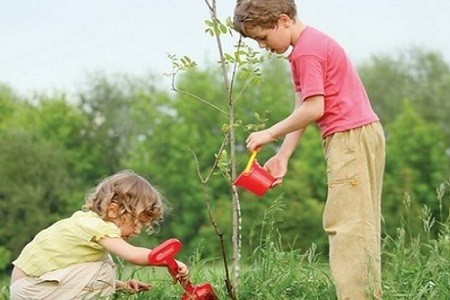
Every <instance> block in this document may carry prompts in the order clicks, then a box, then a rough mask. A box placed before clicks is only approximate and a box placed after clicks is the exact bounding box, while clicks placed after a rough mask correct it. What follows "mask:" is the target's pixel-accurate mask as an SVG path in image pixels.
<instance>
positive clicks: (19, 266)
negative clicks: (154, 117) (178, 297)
mask: <svg viewBox="0 0 450 300" xmlns="http://www.w3.org/2000/svg"><path fill="white" fill-rule="evenodd" d="M164 210H165V205H164V203H163V199H162V197H161V195H160V194H159V193H158V191H157V190H155V188H153V187H152V186H151V185H150V184H149V183H148V182H147V181H146V180H145V179H144V178H143V177H141V176H139V175H137V174H135V173H133V172H131V171H121V172H118V173H116V174H114V175H112V176H110V177H108V178H106V179H104V180H103V181H102V182H100V184H99V185H98V186H97V187H96V188H94V189H93V190H92V192H91V194H89V195H88V196H87V198H86V201H85V205H84V206H83V210H82V211H77V212H75V213H74V214H73V215H72V216H71V217H70V218H67V219H63V220H60V221H58V222H56V223H54V224H53V225H51V226H50V227H48V228H47V229H44V230H42V231H41V232H40V233H38V234H37V235H36V236H35V238H34V239H33V240H32V241H31V242H30V243H29V244H27V245H26V246H25V248H24V249H23V250H22V253H21V254H20V255H19V257H18V258H17V259H16V260H15V261H14V262H13V264H14V269H13V271H12V274H11V285H10V296H11V299H12V300H16V299H24V300H25V299H27V300H29V299H55V300H59V299H104V298H108V297H110V296H111V295H113V294H114V292H115V291H116V290H118V289H123V290H126V291H129V292H139V291H146V290H149V289H150V288H151V286H150V285H149V284H147V283H143V282H140V281H138V280H129V281H126V282H122V281H118V280H116V279H115V272H114V264H113V262H112V260H111V258H110V255H109V253H113V254H115V255H117V256H119V257H121V258H123V259H124V260H126V261H128V262H130V263H132V264H135V265H141V266H145V265H148V261H147V257H148V255H149V253H150V252H151V250H150V249H147V248H142V247H136V246H133V245H131V244H129V243H128V242H127V241H126V240H127V239H128V238H129V237H131V236H134V235H137V234H139V233H140V232H141V230H142V229H143V228H145V229H146V230H147V232H149V233H151V232H152V231H153V230H154V229H156V227H157V226H158V223H159V222H160V221H162V218H163V214H164ZM178 264H179V266H180V269H179V271H180V273H179V275H178V277H177V278H176V279H179V280H186V279H187V274H188V269H187V267H186V265H185V264H183V263H181V262H178Z"/></svg>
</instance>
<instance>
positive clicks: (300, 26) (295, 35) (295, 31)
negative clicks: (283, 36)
mask: <svg viewBox="0 0 450 300" xmlns="http://www.w3.org/2000/svg"><path fill="white" fill-rule="evenodd" d="M306 27H307V25H306V24H305V23H303V22H302V21H301V20H300V19H299V18H296V19H295V22H294V23H293V25H292V35H291V46H295V44H297V42H298V40H299V38H300V35H301V34H302V32H303V30H305V28H306Z"/></svg>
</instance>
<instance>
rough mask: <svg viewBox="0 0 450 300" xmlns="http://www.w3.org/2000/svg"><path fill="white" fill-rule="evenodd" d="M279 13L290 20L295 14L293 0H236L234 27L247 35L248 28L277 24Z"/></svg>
mask: <svg viewBox="0 0 450 300" xmlns="http://www.w3.org/2000/svg"><path fill="white" fill-rule="evenodd" d="M281 14H285V15H287V16H288V17H289V18H291V19H292V20H295V18H296V16H297V7H296V5H295V1H294V0H238V1H237V4H236V7H235V9H234V18H233V25H234V29H235V30H236V31H238V32H239V33H240V34H241V35H242V36H244V37H247V34H246V31H247V29H248V28H255V27H257V26H259V27H261V28H263V29H272V28H275V27H276V26H277V22H278V19H279V17H280V15H281Z"/></svg>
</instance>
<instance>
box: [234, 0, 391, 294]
mask: <svg viewBox="0 0 450 300" xmlns="http://www.w3.org/2000/svg"><path fill="white" fill-rule="evenodd" d="M234 26H235V28H236V30H237V31H239V33H240V34H242V35H243V36H244V37H249V38H251V39H253V40H255V41H256V42H257V43H258V45H259V47H261V48H265V49H266V50H268V51H271V52H275V53H278V54H282V53H285V52H286V51H287V50H288V49H289V48H290V47H292V51H291V53H290V54H289V56H288V59H289V62H290V66H291V71H292V77H293V82H294V86H295V92H296V93H295V94H296V101H295V107H294V109H293V112H292V113H291V114H290V115H289V116H288V117H286V118H285V119H284V120H281V121H280V122H278V123H276V124H274V125H273V126H271V127H270V128H268V129H265V130H261V131H258V132H254V133H252V134H250V135H249V137H248V138H247V140H246V143H247V148H248V149H249V150H250V151H254V150H257V149H259V148H260V147H261V146H262V145H264V144H266V143H269V142H272V141H274V140H275V139H277V138H278V137H282V136H284V140H283V143H282V145H281V147H280V149H279V150H278V151H277V153H276V154H275V155H274V156H273V157H272V158H271V159H269V160H268V161H267V163H266V164H265V166H264V167H265V168H266V170H268V172H270V173H271V174H272V175H273V176H274V177H275V178H276V181H275V182H274V185H277V184H280V183H281V182H282V180H283V177H284V176H285V174H286V172H287V166H288V160H289V158H290V156H291V155H292V153H293V151H294V149H295V147H296V145H297V142H298V141H299V140H300V138H301V136H302V134H303V132H304V131H305V129H306V127H307V126H308V125H309V124H310V123H313V122H316V123H317V124H318V126H319V128H320V130H321V134H322V139H323V140H322V142H323V147H324V154H325V160H326V163H327V177H328V178H327V180H328V196H327V200H326V205H325V210H324V215H323V227H324V229H325V231H326V233H327V234H328V237H329V258H330V268H331V273H332V277H333V281H334V283H335V287H336V293H337V296H338V299H358V300H360V299H369V298H370V299H380V298H381V265H380V262H381V258H380V239H381V238H380V219H381V213H380V203H381V187H382V181H383V172H384V163H385V139H384V133H383V129H382V127H381V125H380V123H379V121H378V117H377V115H376V114H375V113H374V111H373V110H372V108H371V105H370V103H369V99H368V96H367V93H366V91H365V89H364V87H363V84H362V83H361V80H360V78H359V76H358V74H357V72H356V70H355V68H354V67H353V66H352V63H351V62H350V60H349V58H348V57H347V55H346V53H345V52H344V50H343V49H342V48H341V46H340V45H339V44H338V43H337V42H336V41H334V40H333V39H332V38H330V37H329V36H327V35H325V34H324V33H322V32H320V31H319V30H317V29H315V28H313V27H310V26H307V25H306V24H304V23H303V22H302V21H301V20H300V19H299V18H298V16H297V10H296V5H295V2H294V0H239V1H237V5H236V8H235V12H234Z"/></svg>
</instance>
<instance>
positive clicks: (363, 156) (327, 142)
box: [323, 122, 385, 300]
mask: <svg viewBox="0 0 450 300" xmlns="http://www.w3.org/2000/svg"><path fill="white" fill-rule="evenodd" d="M323 146H324V151H325V158H326V162H327V177H328V197H327V202H326V204H325V210H324V215H323V227H324V229H325V231H326V233H327V234H328V239H329V251H330V253H329V259H330V268H331V275H332V277H333V281H334V284H335V286H336V293H337V296H338V299H340V300H344V299H357V300H360V299H361V300H362V299H381V245H380V244H381V234H380V230H381V229H380V227H381V226H380V220H381V212H380V206H381V190H382V183H383V173H384V164H385V138H384V133H383V129H382V127H381V125H380V123H379V122H375V123H372V124H368V125H365V126H362V127H360V128H355V129H352V130H349V131H345V132H338V133H335V134H333V135H331V136H329V137H326V138H325V139H324V140H323Z"/></svg>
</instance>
